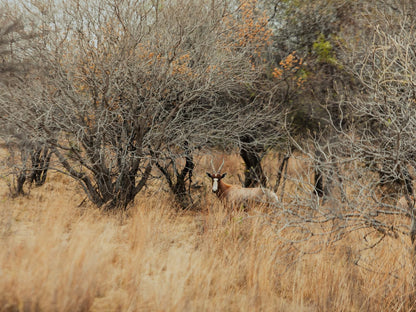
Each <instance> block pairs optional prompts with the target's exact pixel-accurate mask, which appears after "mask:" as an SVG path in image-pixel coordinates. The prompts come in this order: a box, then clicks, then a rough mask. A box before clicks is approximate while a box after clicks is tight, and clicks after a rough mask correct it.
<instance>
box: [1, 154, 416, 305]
mask: <svg viewBox="0 0 416 312" xmlns="http://www.w3.org/2000/svg"><path fill="white" fill-rule="evenodd" d="M227 163H228V166H229V168H231V167H232V166H234V167H233V168H234V169H232V170H231V171H232V172H234V177H235V174H236V171H237V170H240V164H239V163H238V162H237V159H233V158H230V159H228V160H227ZM207 167H209V163H208V164H207ZM202 174H203V173H202V172H201V176H202ZM1 183H3V182H1ZM1 190H2V192H1V193H2V194H1V196H2V197H1V202H0V250H1V253H0V310H1V311H32V310H33V311H408V310H409V309H410V308H411V304H412V300H411V299H410V296H411V292H412V275H413V269H412V266H411V258H410V255H409V248H410V246H408V241H407V239H406V238H405V237H404V238H403V239H400V238H399V239H385V240H384V241H383V242H382V243H381V244H379V245H377V246H376V247H374V248H371V249H368V250H361V249H362V246H363V245H362V241H363V235H364V234H365V233H364V232H360V231H357V232H354V233H352V234H351V235H349V236H348V237H346V238H345V239H343V240H340V241H338V242H336V243H329V242H328V240H326V238H324V237H323V238H317V239H310V240H308V241H305V242H303V243H299V244H292V243H290V241H291V240H292V239H293V237H294V236H295V235H296V233H293V232H292V233H291V232H290V231H287V232H284V233H279V235H277V234H276V228H275V227H273V226H272V225H270V224H269V223H268V222H267V221H268V220H267V218H265V217H263V216H261V215H258V216H256V215H255V212H251V214H252V216H251V217H248V216H247V215H246V213H244V212H233V213H232V214H228V213H227V212H226V211H225V210H224V208H223V207H222V206H221V205H220V204H218V203H217V201H216V199H215V198H214V197H213V196H212V194H207V203H206V205H205V210H206V211H203V212H197V213H196V212H194V213H191V212H188V213H178V212H177V211H175V210H174V209H172V207H171V202H170V199H169V198H168V197H167V196H165V197H163V196H162V198H161V197H160V196H158V197H156V196H152V197H148V196H147V197H143V198H139V199H138V200H137V201H136V203H135V204H134V207H132V208H131V209H130V211H129V214H128V215H106V214H103V213H101V212H99V211H97V210H95V209H92V208H91V207H84V208H78V207H77V205H78V204H79V203H80V202H81V201H82V199H83V194H82V193H81V192H80V190H79V189H78V188H77V186H76V185H75V184H74V182H72V181H70V180H68V179H67V178H64V177H61V176H58V175H52V176H51V177H50V179H49V181H48V183H47V184H46V185H45V186H44V187H42V188H39V189H34V190H32V192H31V194H30V196H29V197H25V198H18V199H14V200H12V199H10V198H8V197H7V195H6V193H7V188H6V187H5V184H1ZM370 239H371V237H367V240H370Z"/></svg>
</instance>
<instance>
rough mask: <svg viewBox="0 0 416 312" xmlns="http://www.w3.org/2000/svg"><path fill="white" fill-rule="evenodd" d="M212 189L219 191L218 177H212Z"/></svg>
mask: <svg viewBox="0 0 416 312" xmlns="http://www.w3.org/2000/svg"><path fill="white" fill-rule="evenodd" d="M212 191H213V192H214V193H215V192H216V191H218V179H216V178H215V179H212Z"/></svg>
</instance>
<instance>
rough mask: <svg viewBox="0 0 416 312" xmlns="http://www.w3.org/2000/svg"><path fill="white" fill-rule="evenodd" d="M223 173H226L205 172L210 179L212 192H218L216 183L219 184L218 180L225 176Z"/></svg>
mask: <svg viewBox="0 0 416 312" xmlns="http://www.w3.org/2000/svg"><path fill="white" fill-rule="evenodd" d="M225 175H226V173H223V174H219V173H213V174H210V173H208V172H207V176H208V177H209V178H210V179H211V181H212V192H213V193H217V192H218V184H219V182H220V180H221V179H222V178H224V177H225Z"/></svg>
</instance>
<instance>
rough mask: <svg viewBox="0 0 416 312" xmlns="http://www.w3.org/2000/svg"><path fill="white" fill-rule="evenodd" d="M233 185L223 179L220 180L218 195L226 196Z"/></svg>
mask: <svg viewBox="0 0 416 312" xmlns="http://www.w3.org/2000/svg"><path fill="white" fill-rule="evenodd" d="M230 187H231V185H230V184H227V183H225V182H223V181H222V180H219V181H218V191H217V196H218V197H222V196H224V194H225V193H226V192H227V191H228V189H229V188H230Z"/></svg>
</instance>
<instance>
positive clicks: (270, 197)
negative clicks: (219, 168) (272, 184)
mask: <svg viewBox="0 0 416 312" xmlns="http://www.w3.org/2000/svg"><path fill="white" fill-rule="evenodd" d="M208 176H209V177H210V178H211V179H212V181H214V179H218V190H217V191H216V192H215V193H216V195H217V196H218V198H219V199H220V200H222V201H224V202H227V203H230V204H235V205H242V204H247V203H250V202H256V203H277V201H278V198H277V195H276V194H275V193H274V192H273V191H271V190H269V189H266V188H260V187H252V188H242V187H240V186H237V185H231V184H227V183H225V182H224V181H223V180H222V178H223V177H224V175H221V174H211V175H210V174H209V175H208Z"/></svg>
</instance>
